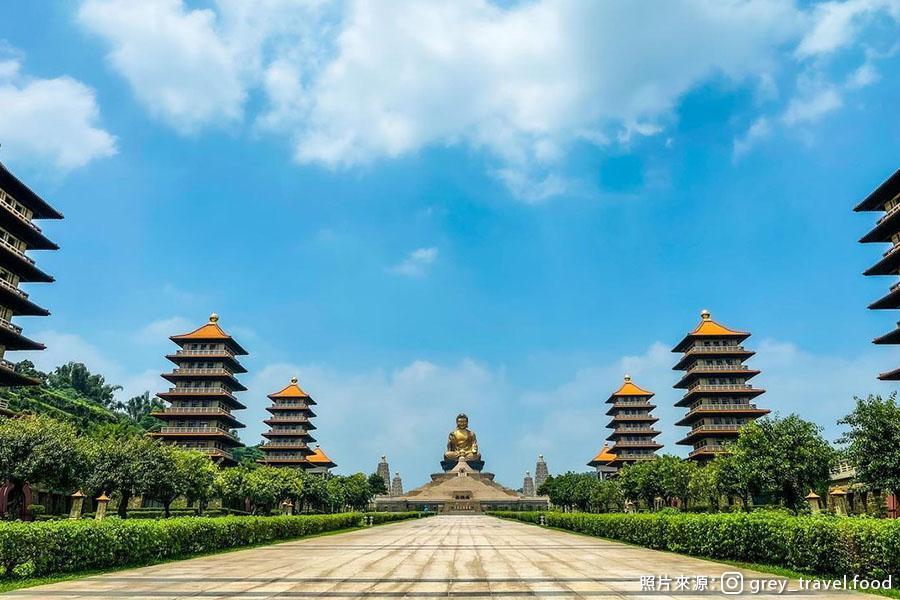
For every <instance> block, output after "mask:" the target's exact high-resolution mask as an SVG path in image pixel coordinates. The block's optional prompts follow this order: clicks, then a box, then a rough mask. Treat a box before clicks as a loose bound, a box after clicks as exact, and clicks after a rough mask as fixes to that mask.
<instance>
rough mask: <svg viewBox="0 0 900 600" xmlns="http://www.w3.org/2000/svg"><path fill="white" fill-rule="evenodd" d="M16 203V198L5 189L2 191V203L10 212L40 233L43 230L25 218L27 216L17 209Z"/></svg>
mask: <svg viewBox="0 0 900 600" xmlns="http://www.w3.org/2000/svg"><path fill="white" fill-rule="evenodd" d="M14 202H16V199H15V198H13V197H12V196H10V195H9V194H7V193H6V191H4V190H3V189H0V203H3V205H4V206H5V207H6V208H8V209H9V212H11V213H12V214H14V215H16V217H17V218H18V219H19V220H20V221H22V222H23V223H25V224H26V225H28V226H29V227H31V228H32V229H34V230H35V231H37V232H38V233H40V232H41V228H40V227H38V226H37V225H35V224H34V223H32V222H31V221H29V220H28V219H27V218H25V215H23V214H22V213H20V212H19V211H17V210H16V208H15V205H14V204H13V203H14Z"/></svg>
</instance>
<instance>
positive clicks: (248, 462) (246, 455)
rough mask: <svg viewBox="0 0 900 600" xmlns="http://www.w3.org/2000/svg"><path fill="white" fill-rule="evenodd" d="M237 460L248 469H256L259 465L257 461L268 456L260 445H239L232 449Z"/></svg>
mask: <svg viewBox="0 0 900 600" xmlns="http://www.w3.org/2000/svg"><path fill="white" fill-rule="evenodd" d="M231 454H232V456H233V457H234V460H235V462H237V463H238V464H239V465H241V466H242V467H245V468H247V469H255V468H256V467H258V466H259V463H258V462H257V461H258V460H260V459H263V458H265V457H266V455H265V453H264V452H263V451H262V450H260V449H259V446H258V445H257V446H239V447H237V448H235V449H234V450H232V451H231Z"/></svg>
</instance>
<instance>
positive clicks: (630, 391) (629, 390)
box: [607, 375, 653, 402]
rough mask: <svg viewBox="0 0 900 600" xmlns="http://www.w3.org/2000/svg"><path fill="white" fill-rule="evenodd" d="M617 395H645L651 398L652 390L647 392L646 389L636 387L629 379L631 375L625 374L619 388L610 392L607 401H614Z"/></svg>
mask: <svg viewBox="0 0 900 600" xmlns="http://www.w3.org/2000/svg"><path fill="white" fill-rule="evenodd" d="M618 396H645V397H647V398H651V397H652V396H653V392H648V391H647V390H645V389H643V388H641V387H638V386H637V385H635V384H634V383H633V382H632V381H631V375H626V376H625V378H624V380H623V382H622V385H621V386H619V389H617V390H616V391H615V392H613V393H612V395H611V396H610V397H609V400H607V402H614V401H615V399H616V398H617V397H618Z"/></svg>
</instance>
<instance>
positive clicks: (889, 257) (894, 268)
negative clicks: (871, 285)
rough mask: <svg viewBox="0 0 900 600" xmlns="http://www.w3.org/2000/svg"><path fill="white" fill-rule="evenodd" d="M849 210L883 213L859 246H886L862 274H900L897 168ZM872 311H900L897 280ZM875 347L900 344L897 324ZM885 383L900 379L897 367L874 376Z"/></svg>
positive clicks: (879, 339)
mask: <svg viewBox="0 0 900 600" xmlns="http://www.w3.org/2000/svg"><path fill="white" fill-rule="evenodd" d="M853 210H855V211H857V212H863V211H872V212H884V214H883V215H882V216H881V217H879V219H878V221H877V222H876V223H875V227H874V229H872V231H870V232H869V233H867V234H866V235H864V236H863V237H862V239H860V240H859V241H860V243H863V244H868V243H873V242H878V243H889V244H891V247H890V248H888V250H887V252H885V253H884V254H883V255H882V257H881V260H879V261H878V262H877V263H876V264H875V265H874V266H872V267H871V268H869V269H868V270H866V271H865V272H864V275H892V276H894V277H896V276H897V275H900V169H898V170H896V171H894V174H893V175H891V176H890V177H888V179H887V180H886V181H885V182H884V183H882V184H881V185H880V186H878V189H876V190H875V191H874V192H872V193H871V194H869V195H868V197H867V198H866V199H865V200H863V201H862V202H860V203H859V205H858V206H857V207H856V208H854V209H853ZM869 308H871V309H873V310H884V309H888V310H896V309H898V308H900V281H898V282H895V283H894V284H893V285H892V286H891V289H890V290H889V291H888V293H887V295H886V296H884V297H883V298H881V299H879V300H876V301H875V302H873V303H872V304H870V305H869ZM874 343H876V344H900V323H898V325H897V327H896V328H895V329H894V330H893V331H891V332H890V333H886V334H885V335H882V336H880V337H878V338H875V340H874ZM878 379H883V380H888V381H898V380H900V367H898V368H895V369H891V370H890V371H887V372H884V373H882V374H881V375H879V376H878Z"/></svg>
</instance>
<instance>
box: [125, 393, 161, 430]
mask: <svg viewBox="0 0 900 600" xmlns="http://www.w3.org/2000/svg"><path fill="white" fill-rule="evenodd" d="M122 408H123V409H124V410H125V414H126V415H128V416H129V417H130V418H131V420H132V421H134V422H135V423H138V424H140V425H141V427H142V428H143V429H145V430H149V429H151V428H153V427H154V426H157V425H158V421H156V419H154V418H153V417H151V416H150V413H151V412H153V411H155V410H159V409H161V408H163V403H162V401H161V400H160V399H159V398H151V397H150V392H144V393H143V394H140V395H139V396H134V397H132V398H129V399H128V400H127V401H126V402H125V403H124V404H123V405H122Z"/></svg>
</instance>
